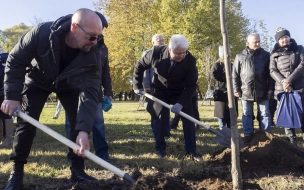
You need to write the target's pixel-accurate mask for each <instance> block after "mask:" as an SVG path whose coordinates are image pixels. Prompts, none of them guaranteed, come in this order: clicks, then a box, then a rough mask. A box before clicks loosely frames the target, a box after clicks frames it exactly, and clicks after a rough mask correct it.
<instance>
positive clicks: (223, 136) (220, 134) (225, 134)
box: [144, 93, 244, 148]
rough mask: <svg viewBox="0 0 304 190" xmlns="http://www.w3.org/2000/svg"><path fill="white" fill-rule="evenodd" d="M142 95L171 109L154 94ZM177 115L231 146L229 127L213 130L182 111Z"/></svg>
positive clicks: (225, 145) (218, 140) (216, 139)
mask: <svg viewBox="0 0 304 190" xmlns="http://www.w3.org/2000/svg"><path fill="white" fill-rule="evenodd" d="M144 95H145V96H146V97H147V98H149V99H151V100H153V101H155V102H157V103H159V104H161V105H163V106H165V107H167V108H169V109H171V107H172V106H170V105H169V104H167V103H165V102H163V101H161V100H160V99H157V98H155V97H154V96H151V95H150V94H148V93H144ZM179 115H181V116H183V117H184V118H186V119H188V120H190V121H192V122H193V123H195V124H197V125H200V126H202V127H204V128H205V129H207V130H208V131H210V132H211V133H213V134H215V135H216V136H215V137H214V141H215V142H217V143H219V144H220V145H222V146H224V147H227V148H231V130H230V129H229V128H227V127H223V129H222V130H220V131H218V130H215V129H213V128H211V127H210V126H208V125H206V124H204V123H203V122H200V121H198V120H196V119H194V118H193V117H191V116H189V115H187V114H185V113H184V112H182V111H180V112H179ZM238 138H239V147H240V148H243V147H244V142H243V140H242V138H241V137H240V136H239V137H238Z"/></svg>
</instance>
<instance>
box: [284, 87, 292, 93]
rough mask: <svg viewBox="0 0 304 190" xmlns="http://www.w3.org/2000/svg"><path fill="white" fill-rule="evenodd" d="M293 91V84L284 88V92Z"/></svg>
mask: <svg viewBox="0 0 304 190" xmlns="http://www.w3.org/2000/svg"><path fill="white" fill-rule="evenodd" d="M291 91H292V88H291V86H288V87H287V88H284V92H287V93H290V92H291Z"/></svg>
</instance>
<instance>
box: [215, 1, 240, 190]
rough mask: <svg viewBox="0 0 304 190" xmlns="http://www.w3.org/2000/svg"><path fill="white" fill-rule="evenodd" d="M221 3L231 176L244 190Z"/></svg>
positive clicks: (223, 6) (222, 13) (224, 13)
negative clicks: (228, 112)
mask: <svg viewBox="0 0 304 190" xmlns="http://www.w3.org/2000/svg"><path fill="white" fill-rule="evenodd" d="M219 2H220V23H221V32H222V36H223V46H224V63H225V70H226V81H227V92H228V105H229V110H230V121H231V164H232V167H231V175H232V183H233V189H243V180H242V172H241V167H240V147H239V139H238V138H239V134H238V127H237V112H236V107H235V101H234V95H233V89H232V77H231V64H230V52H229V49H228V48H229V38H228V31H227V27H226V10H225V0H219Z"/></svg>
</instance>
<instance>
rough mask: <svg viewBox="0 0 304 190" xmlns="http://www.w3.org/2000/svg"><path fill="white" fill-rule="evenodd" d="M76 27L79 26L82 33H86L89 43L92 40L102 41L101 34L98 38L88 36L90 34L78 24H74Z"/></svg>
mask: <svg viewBox="0 0 304 190" xmlns="http://www.w3.org/2000/svg"><path fill="white" fill-rule="evenodd" d="M76 25H77V26H79V28H80V29H81V30H82V31H83V32H84V33H86V35H88V36H90V38H89V40H90V41H94V40H96V39H97V41H100V40H101V39H103V35H102V34H100V35H99V36H97V37H96V36H92V35H90V34H88V33H87V32H86V31H85V30H84V29H83V28H82V27H81V26H80V25H79V24H76Z"/></svg>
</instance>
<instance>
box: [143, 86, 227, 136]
mask: <svg viewBox="0 0 304 190" xmlns="http://www.w3.org/2000/svg"><path fill="white" fill-rule="evenodd" d="M144 95H145V96H146V97H147V98H149V99H151V100H153V101H155V102H158V103H160V104H161V105H163V106H165V107H167V108H169V109H170V110H171V107H172V106H170V105H169V104H167V103H166V102H163V101H161V100H160V99H158V98H155V97H154V96H152V95H151V94H148V93H145V92H144ZM178 114H179V115H181V116H183V117H184V118H186V119H188V120H190V121H192V122H193V123H195V124H197V125H199V126H202V127H204V128H205V129H207V130H209V131H211V132H212V133H214V134H217V135H220V136H223V135H222V134H221V133H220V132H218V131H217V130H214V129H213V128H211V127H210V126H208V125H206V124H204V123H202V122H200V121H199V120H196V119H194V118H193V117H191V116H190V115H187V114H185V113H184V112H182V111H180V112H179V113H178Z"/></svg>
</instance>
